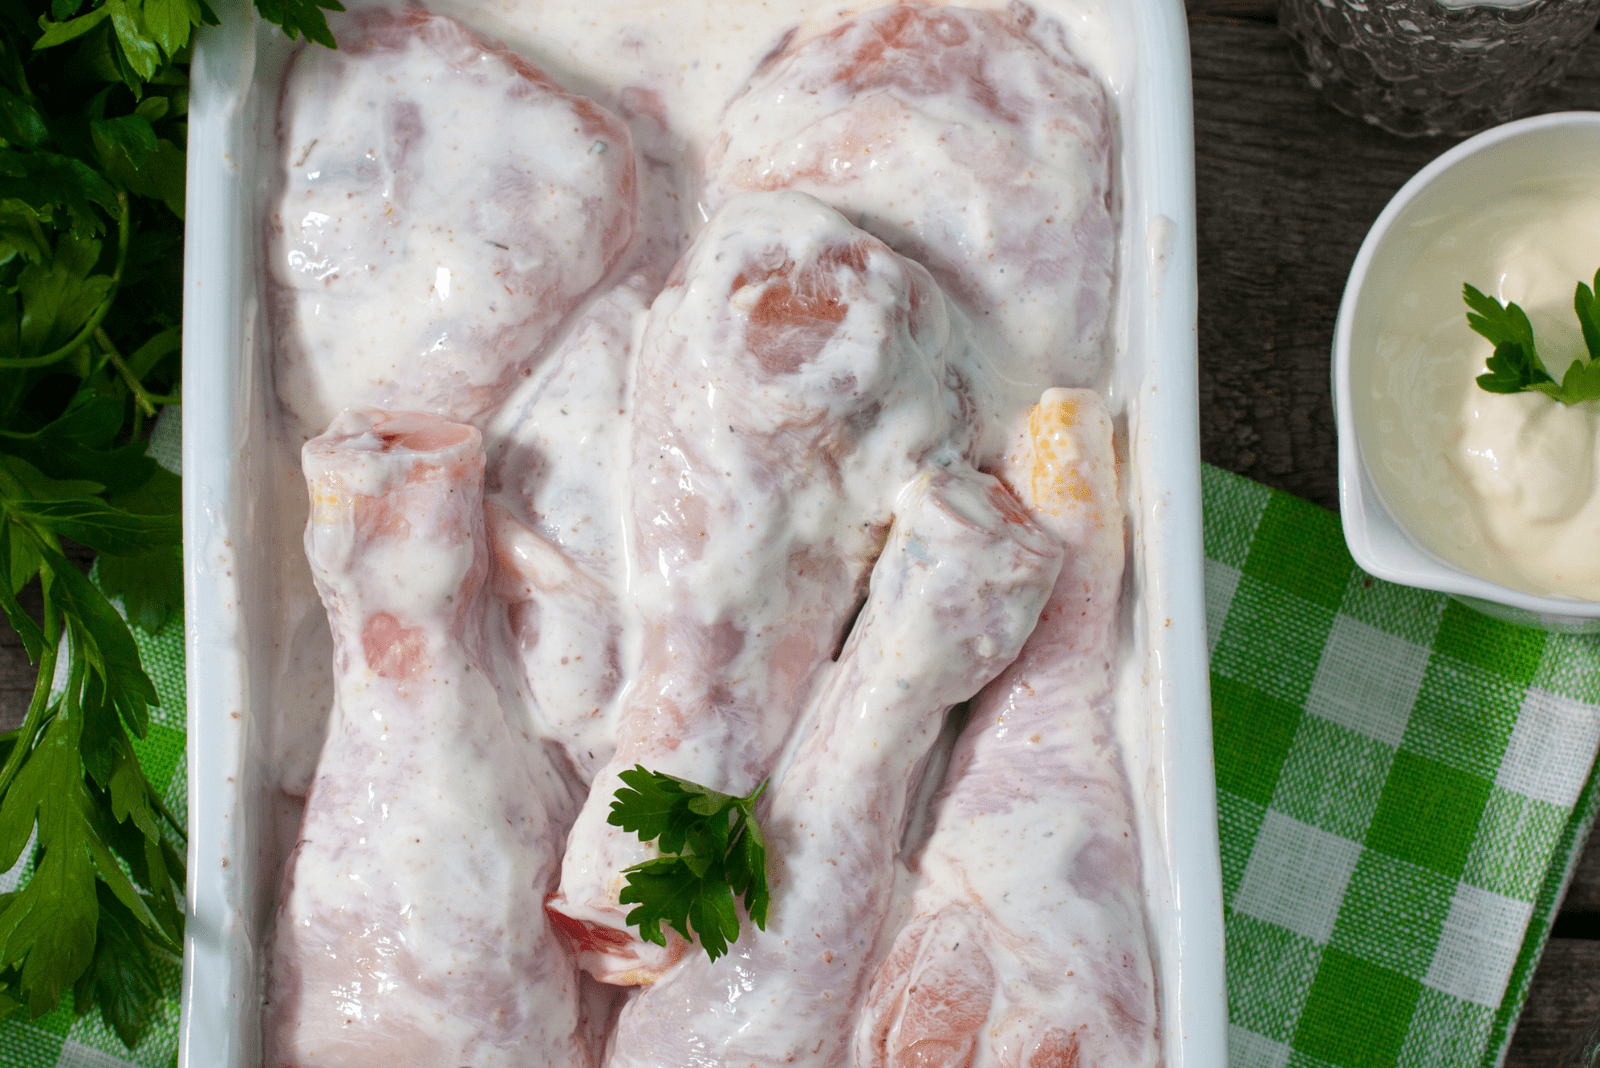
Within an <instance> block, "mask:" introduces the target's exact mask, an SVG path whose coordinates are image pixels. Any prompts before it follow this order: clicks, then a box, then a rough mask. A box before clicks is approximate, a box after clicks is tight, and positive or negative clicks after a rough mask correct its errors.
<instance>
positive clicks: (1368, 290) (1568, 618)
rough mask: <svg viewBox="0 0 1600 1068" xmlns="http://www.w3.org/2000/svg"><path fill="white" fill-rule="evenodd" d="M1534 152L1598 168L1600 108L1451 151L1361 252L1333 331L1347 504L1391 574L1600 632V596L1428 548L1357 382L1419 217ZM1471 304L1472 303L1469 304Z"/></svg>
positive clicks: (1367, 562)
mask: <svg viewBox="0 0 1600 1068" xmlns="http://www.w3.org/2000/svg"><path fill="white" fill-rule="evenodd" d="M1530 160H1541V161H1546V160H1548V161H1550V165H1551V169H1552V170H1554V168H1557V167H1567V166H1570V168H1571V170H1572V172H1573V173H1578V172H1580V171H1592V172H1594V173H1596V174H1600V112H1590V111H1567V112H1560V113H1557V114H1554V115H1538V116H1535V117H1533V118H1529V119H1520V120H1518V121H1516V122H1509V123H1506V124H1505V125H1504V126H1496V127H1495V128H1494V129H1492V130H1486V131H1484V132H1483V133H1481V134H1479V135H1478V136H1476V137H1473V138H1470V139H1469V140H1467V141H1463V142H1462V143H1461V144H1459V145H1457V146H1456V147H1455V148H1452V149H1451V150H1450V151H1448V152H1446V153H1444V154H1443V155H1442V156H1440V157H1439V158H1438V159H1436V160H1434V161H1433V162H1432V163H1430V164H1428V165H1427V166H1426V167H1424V168H1423V169H1422V170H1421V171H1419V172H1417V174H1416V175H1415V176H1413V177H1412V179H1411V180H1410V181H1409V182H1407V183H1406V184H1405V185H1404V186H1402V187H1401V189H1400V192H1398V193H1396V194H1395V196H1394V199H1393V200H1391V201H1389V204H1388V206H1387V207H1385V208H1384V209H1383V214H1381V215H1379V216H1378V221H1377V222H1375V223H1373V224H1372V229H1371V230H1370V231H1369V232H1368V233H1367V238H1366V240H1365V241H1364V242H1362V244H1361V251H1360V252H1359V253H1358V254H1357V255H1356V262H1355V266H1354V267H1352V268H1351V270H1350V280H1349V282H1347V283H1346V285H1345V290H1344V299H1343V300H1342V301H1341V302H1340V305H1339V319H1338V323H1337V325H1336V326H1335V328H1334V336H1333V398H1334V415H1335V418H1336V420H1337V424H1338V430H1339V513H1340V518H1341V519H1342V520H1343V523H1344V537H1345V541H1346V542H1347V543H1348V544H1349V546H1350V554H1351V555H1352V556H1353V557H1355V561H1356V563H1357V564H1359V565H1360V566H1361V568H1362V569H1363V570H1365V571H1367V572H1368V573H1369V574H1372V575H1375V576H1377V577H1378V578H1381V579H1384V580H1385V581H1388V582H1395V583H1399V584H1401V585H1404V586H1416V587H1420V588H1422V589H1428V590H1439V591H1441V592H1443V593H1448V594H1451V595H1452V596H1454V597H1456V598H1457V599H1459V600H1461V601H1462V602H1464V603H1466V604H1468V605H1470V606H1472V607H1473V608H1476V609H1478V610H1479V611H1481V612H1484V613H1486V614H1488V615H1491V616H1494V617H1496V618H1499V619H1504V620H1508V621H1510V622H1514V623H1521V624H1525V625H1527V626H1534V627H1541V628H1543V629H1545V630H1549V631H1558V632H1566V633H1595V632H1600V601H1584V600H1578V599H1576V598H1570V597H1546V596H1540V595H1537V594H1532V593H1525V592H1523V591H1521V590H1515V589H1512V588H1511V587H1509V586H1503V585H1501V584H1500V583H1498V582H1492V581H1490V580H1489V579H1486V578H1483V577H1481V576H1479V575H1476V574H1473V573H1471V572H1469V571H1466V570H1464V569H1462V568H1461V567H1459V566H1457V565H1456V564H1453V563H1450V562H1448V561H1446V560H1444V559H1443V558H1441V557H1440V556H1438V555H1437V554H1435V553H1433V552H1431V551H1429V550H1428V549H1426V548H1424V547H1423V546H1422V544H1421V543H1420V542H1419V541H1417V540H1416V539H1415V538H1414V537H1413V536H1412V535H1411V534H1410V533H1409V532H1408V531H1407V530H1406V529H1405V528H1404V527H1403V526H1402V525H1401V523H1400V521H1399V520H1398V519H1397V518H1396V514H1395V511H1393V510H1391V509H1390V508H1389V507H1387V506H1386V505H1385V504H1384V500H1383V496H1382V494H1381V493H1380V492H1379V489H1378V484H1377V482H1376V481H1375V480H1374V479H1373V477H1372V473H1371V471H1370V470H1369V469H1368V466H1367V464H1366V462H1365V460H1364V459H1363V457H1362V451H1361V442H1360V440H1358V437H1357V426H1358V420H1357V418H1356V412H1355V405H1354V403H1353V396H1354V393H1353V388H1352V383H1353V382H1354V383H1356V384H1358V385H1359V384H1360V383H1361V382H1363V381H1365V380H1366V378H1365V375H1366V374H1368V373H1369V367H1370V366H1371V365H1370V364H1369V362H1368V361H1375V360H1377V359H1378V357H1376V356H1375V355H1372V354H1371V349H1372V344H1371V341H1372V337H1373V334H1374V332H1375V331H1374V320H1375V318H1376V317H1377V316H1378V315H1380V314H1382V312H1383V310H1384V307H1383V304H1384V302H1383V300H1382V299H1381V297H1382V296H1383V295H1385V294H1386V291H1387V288H1388V286H1389V285H1390V283H1391V281H1392V280H1393V279H1394V278H1396V277H1398V272H1400V271H1402V270H1403V269H1404V267H1405V265H1406V263H1407V262H1408V261H1409V260H1410V258H1411V257H1412V256H1414V255H1415V252H1416V248H1415V247H1414V245H1413V242H1411V241H1410V240H1409V234H1410V231H1411V230H1412V224H1414V223H1419V222H1421V221H1423V220H1426V219H1429V218H1433V217H1436V216H1437V215H1438V214H1440V213H1446V212H1462V211H1472V210H1474V208H1475V207H1479V206H1482V205H1484V204H1486V203H1490V202H1492V201H1493V200H1494V199H1495V198H1496V197H1497V196H1498V195H1500V194H1503V193H1504V192H1505V191H1506V190H1507V189H1508V188H1509V187H1510V186H1511V185H1512V183H1514V182H1516V181H1518V180H1524V179H1526V178H1527V177H1528V173H1529V172H1528V166H1529V161H1530ZM1462 314H1463V316H1464V315H1465V314H1466V313H1465V310H1463V312H1462Z"/></svg>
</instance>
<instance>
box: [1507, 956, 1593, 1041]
mask: <svg viewBox="0 0 1600 1068" xmlns="http://www.w3.org/2000/svg"><path fill="white" fill-rule="evenodd" d="M1597 1017H1600V941H1594V940H1591V939H1579V938H1552V939H1551V940H1550V942H1549V944H1548V945H1546V946H1545V951H1544V956H1543V957H1541V958H1540V959H1539V967H1538V970H1536V971H1535V972H1534V974H1533V985H1532V987H1531V988H1529V990H1528V1003H1527V1006H1526V1007H1525V1008H1524V1009H1523V1010H1522V1017H1521V1018H1520V1019H1519V1020H1518V1021H1517V1033H1516V1034H1515V1035H1514V1036H1512V1039H1511V1049H1510V1050H1509V1051H1508V1052H1507V1053H1506V1060H1505V1068H1563V1066H1562V1063H1561V1057H1562V1056H1563V1055H1564V1054H1566V1053H1567V1052H1568V1051H1569V1050H1570V1049H1571V1048H1572V1047H1573V1045H1574V1044H1575V1043H1576V1042H1577V1041H1578V1039H1579V1038H1580V1037H1581V1036H1582V1035H1583V1032H1584V1029H1585V1028H1587V1027H1588V1026H1590V1024H1591V1023H1593V1022H1594V1021H1595V1020H1596V1018H1597Z"/></svg>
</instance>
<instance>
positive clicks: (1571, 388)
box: [1462, 271, 1600, 404]
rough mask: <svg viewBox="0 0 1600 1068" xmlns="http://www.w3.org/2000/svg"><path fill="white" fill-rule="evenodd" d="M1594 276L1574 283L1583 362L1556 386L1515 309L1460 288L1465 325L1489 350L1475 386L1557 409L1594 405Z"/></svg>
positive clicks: (1599, 282) (1597, 323)
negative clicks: (1540, 400)
mask: <svg viewBox="0 0 1600 1068" xmlns="http://www.w3.org/2000/svg"><path fill="white" fill-rule="evenodd" d="M1597 292H1600V271H1596V272H1595V276H1594V286H1593V287H1592V288H1591V287H1590V286H1587V285H1585V284H1584V283H1582V282H1579V283H1578V288H1577V291H1576V292H1574V293H1573V295H1572V306H1573V310H1575V311H1576V312H1577V313H1578V325H1579V326H1580V327H1581V328H1582V329H1583V343H1584V346H1585V347H1586V348H1587V349H1588V350H1589V358H1588V359H1587V360H1585V359H1581V358H1580V359H1576V360H1573V361H1572V363H1571V364H1570V365H1568V367H1567V370H1566V373H1565V374H1564V375H1562V376H1561V381H1560V382H1559V383H1558V382H1557V381H1556V380H1555V379H1554V378H1552V377H1551V376H1550V374H1549V372H1547V371H1546V370H1545V369H1544V363H1543V361H1542V360H1540V358H1539V353H1538V349H1537V348H1536V347H1535V346H1534V342H1533V324H1532V323H1530V322H1529V321H1528V316H1527V313H1525V312H1524V311H1523V310H1522V309H1521V308H1519V307H1518V306H1517V305H1516V304H1501V303H1500V302H1499V301H1498V300H1496V299H1495V298H1494V297H1491V296H1487V295H1486V294H1483V293H1480V292H1478V290H1476V289H1474V288H1473V287H1472V286H1470V285H1468V286H1463V287H1462V299H1464V300H1465V301H1466V302H1467V307H1468V308H1470V309H1471V311H1469V312H1468V313H1467V325H1468V326H1470V327H1472V329H1473V331H1474V332H1476V333H1478V334H1480V335H1482V336H1483V337H1484V338H1486V339H1487V340H1488V341H1489V343H1490V344H1492V345H1493V346H1494V355H1493V356H1490V357H1489V359H1488V364H1487V366H1488V372H1487V373H1486V374H1481V375H1479V376H1478V385H1479V386H1480V387H1482V388H1483V389H1485V390H1487V391H1488V392H1490V393H1529V392H1537V393H1543V394H1545V395H1546V396H1548V397H1553V398H1554V399H1556V400H1558V401H1560V402H1561V403H1562V404H1577V403H1578V402H1580V401H1586V400H1600V297H1596V295H1595V294H1596V293H1597Z"/></svg>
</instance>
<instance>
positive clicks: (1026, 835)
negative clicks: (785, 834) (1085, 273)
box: [856, 390, 1160, 1068]
mask: <svg viewBox="0 0 1600 1068" xmlns="http://www.w3.org/2000/svg"><path fill="white" fill-rule="evenodd" d="M1004 474H1005V477H1006V478H1007V479H1008V480H1010V481H1011V483H1012V485H1013V486H1014V487H1015V488H1016V489H1017V490H1018V491H1019V495H1020V496H1021V497H1022V499H1023V501H1024V503H1026V504H1027V505H1028V506H1029V507H1030V509H1031V511H1032V514H1033V516H1034V518H1035V519H1036V520H1037V521H1038V522H1039V523H1040V525H1042V526H1043V527H1045V528H1046V529H1047V530H1049V531H1051V532H1052V533H1054V534H1055V535H1056V536H1057V537H1058V538H1060V539H1061V541H1062V542H1063V543H1064V544H1065V546H1066V550H1067V557H1066V562H1065V563H1064V564H1063V565H1062V568H1061V575H1060V577H1059V578H1058V579H1057V580H1056V586H1055V590H1054V592H1052V593H1051V595H1050V601H1049V603H1048V604H1047V605H1046V606H1045V609H1044V612H1043V613H1042V614H1041V616H1040V618H1039V626H1038V628H1037V629H1036V630H1035V631H1034V632H1033V635H1032V636H1031V637H1030V638H1029V639H1028V642H1027V645H1026V646H1024V647H1023V650H1022V655H1021V656H1019V657H1018V658H1017V661H1016V663H1014V664H1012V665H1011V667H1010V668H1008V669H1007V670H1006V672H1005V673H1004V674H1003V675H1001V676H1000V678H998V679H996V680H995V681H994V682H993V683H991V684H990V685H989V686H988V687H987V688H985V689H984V691H983V692H982V693H981V694H980V695H979V696H978V698H977V700H975V701H974V702H973V709H972V718H971V721H970V722H969V723H968V725H967V727H966V728H965V730H964V731H963V732H962V735H961V738H960V740H959V741H958V743H957V746H956V751H955V753H954V754H953V756H952V758H951V763H950V768H949V771H948V773H947V774H946V777H945V786H944V788H943V790H942V792H941V794H940V796H939V797H938V798H937V799H936V802H935V810H934V816H933V821H934V822H933V831H932V835H931V837H930V838H929V840H928V843H927V845H926V846H925V847H924V849H923V850H922V852H921V854H920V857H919V858H918V860H917V866H918V870H919V873H920V882H919V885H918V887H917V890H916V893H915V896H914V898H913V901H912V919H911V921H910V922H909V923H908V924H907V925H906V927H905V928H904V929H903V930H902V931H901V932H900V934H899V936H898V938H897V939H896V941H895V943H894V946H893V949H892V950H891V951H890V953H889V956H888V958H887V960H886V961H885V962H884V964H883V965H882V966H881V968H880V969H879V971H878V974H877V976H876V978H875V979H874V980H873V984H872V990H871V993H870V995H869V996H868V1001H867V1008H866V1011H865V1013H864V1014H863V1018H862V1021H861V1026H860V1030H859V1032H858V1034H857V1040H858V1041H857V1058H856V1059H857V1063H858V1064H859V1065H860V1066H861V1068H913V1066H915V1068H929V1066H946V1065H967V1066H971V1068H1000V1066H1004V1068H1074V1066H1080V1065H1081V1066H1083V1068H1090V1066H1093V1068H1149V1066H1152V1065H1154V1064H1155V1063H1156V1061H1157V1059H1158V1057H1159V1053H1160V1045H1159V1042H1158V1040H1157V1033H1156V1006H1155V990H1154V977H1153V972H1152V969H1151V964H1150V952H1149V943H1148V940H1147V937H1146V933H1145V922H1144V913H1143V909H1142V907H1141V900H1140V893H1139V886H1140V881H1139V859H1138V853H1137V850H1136V838H1135V837H1134V824H1133V813H1132V809H1131V805H1130V801H1129V797H1128V785H1127V783H1126V781H1125V779H1124V776H1123V771H1122V761H1121V758H1120V754H1119V753H1118V751H1117V748H1116V742H1115V738H1114V736H1113V733H1112V724H1111V722H1110V717H1111V714H1112V710H1113V697H1112V668H1111V665H1112V662H1113V659H1114V657H1115V655H1116V648H1117V640H1118V626H1117V605H1118V600H1119V596H1120V592H1121V584H1122V565H1123V543H1122V510H1121V508H1120V507H1119V506H1118V502H1117V488H1116V463H1115V460H1114V458H1113V455H1112V445H1111V422H1110V419H1109V418H1108V417H1107V415H1106V412H1105V408H1104V405H1103V404H1102V403H1101V401H1100V399H1099V397H1098V396H1096V395H1095V394H1094V393H1091V392H1089V391H1087V390H1050V391H1048V392H1046V393H1045V395H1044V398H1043V399H1042V400H1041V401H1040V403H1039V405H1038V407H1037V408H1035V409H1034V411H1033V413H1032V416H1031V420H1030V428H1029V433H1028V435H1026V437H1025V440H1024V441H1023V442H1022V444H1021V446H1020V447H1019V448H1018V450H1017V453H1016V454H1015V455H1013V456H1012V457H1011V458H1010V461H1009V462H1008V463H1007V465H1006V470H1005V472H1004Z"/></svg>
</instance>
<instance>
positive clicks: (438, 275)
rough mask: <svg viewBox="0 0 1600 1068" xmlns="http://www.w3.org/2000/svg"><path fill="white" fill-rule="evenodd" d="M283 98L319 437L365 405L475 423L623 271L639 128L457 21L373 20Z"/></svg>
mask: <svg viewBox="0 0 1600 1068" xmlns="http://www.w3.org/2000/svg"><path fill="white" fill-rule="evenodd" d="M341 31H342V32H341V36H342V41H341V47H340V49H339V50H338V51H337V52H334V51H330V50H327V49H307V50H304V51H302V52H301V53H300V54H299V56H298V57H297V58H296V60H295V63H294V65H293V68H292V69H291V70H290V72H289V74H288V77H287V80H286V83H285V92H286V93H289V94H292V95H296V96H298V97H299V98H301V99H304V100H308V101H309V100H314V101H316V104H315V106H312V107H295V106H292V103H291V106H288V107H286V108H285V109H284V112H283V115H282V119H281V122H282V130H281V133H280V137H281V139H282V144H283V149H284V152H285V154H286V156H287V157H288V160H287V162H288V167H287V175H286V179H285V186H284V189H283V192H282V195H281V199H280V201H279V204H278V207H277V210H276V212H275V214H274V217H273V218H272V219H271V220H270V225H269V227H268V243H269V246H270V251H269V254H268V264H269V265H270V266H271V268H272V279H273V281H274V282H275V283H276V285H275V287H274V293H275V297H276V299H277V300H278V301H281V302H287V303H289V304H290V305H291V310H290V312H289V319H290V320H291V321H292V324H293V325H292V326H287V325H286V326H285V327H284V328H281V329H280V330H279V332H278V335H277V338H276V343H277V366H276V377H277V385H278V396H279V398H280V399H281V400H282V402H283V407H284V409H285V412H286V414H288V415H290V416H291V417H293V419H294V420H296V421H297V422H298V424H299V429H300V430H301V433H302V434H303V436H305V437H309V436H311V435H312V434H316V433H318V432H319V431H321V430H322V428H323V427H325V426H326V425H327V423H328V420H329V419H331V418H332V416H333V415H334V413H336V412H338V411H339V410H340V409H341V408H345V407H348V406H350V405H352V404H357V405H369V406H375V407H382V408H388V409H391V410H424V411H432V412H437V413H439V414H441V415H446V416H449V417H451V418H456V419H466V420H472V419H477V418H479V417H481V416H483V415H484V414H486V413H488V412H491V411H493V409H494V408H495V407H497V406H498V404H499V403H500V401H502V400H503V399H504V398H505V396H506V394H507V393H508V392H509V391H510V389H511V387H512V386H514V385H516V384H517V383H518V382H519V381H520V379H521V376H522V374H523V372H524V371H525V370H526V369H527V368H528V367H529V366H530V364H531V363H532V362H533V360H534V358H535V357H536V356H537V355H538V353H539V348H540V344H541V343H542V342H543V341H544V339H545V338H547V337H548V336H549V335H550V333H551V331H552V330H553V329H554V328H555V327H556V326H557V324H559V323H560V322H561V320H562V318H563V317H565V316H566V315H567V313H568V312H570V311H571V310H572V309H573V307H574V306H575V305H576V304H577V303H578V301H579V300H580V298H581V297H582V296H583V295H584V294H585V293H586V292H587V291H588V290H589V289H590V288H591V287H593V285H594V284H595V283H596V282H598V281H599V280H600V279H601V278H602V277H603V276H604V275H605V274H606V273H607V271H609V270H610V268H611V267H612V266H613V265H614V264H615V263H616V260H617V257H618V256H619V255H620V253H621V252H622V250H623V249H624V248H625V247H626V246H627V244H628V242H629V240H630V239H631V237H632V236H633V230H634V223H635V217H636V215H635V213H636V208H637V192H636V188H635V183H636V179H635V174H634V159H633V149H632V145H631V144H630V142H629V138H628V133H627V129H626V128H625V127H624V126H623V125H622V124H621V122H620V121H619V120H618V119H617V118H616V117H615V116H613V115H611V114H609V113H607V112H605V111H604V110H602V109H600V108H598V107H596V106H595V105H594V104H593V103H592V102H590V101H588V100H585V99H583V98H581V97H576V96H573V95H571V94H568V93H565V92H563V91H562V90H561V89H560V87H558V86H556V85H555V84H554V83H552V82H551V81H550V80H549V79H548V78H547V77H546V76H545V75H544V74H543V72H541V71H539V70H537V69H536V68H534V67H533V66H531V65H530V64H528V63H527V62H526V61H524V60H522V59H520V58H518V57H516V56H514V55H511V54H510V53H506V52H492V51H487V50H485V49H484V48H483V47H482V46H481V45H480V44H479V43H478V42H477V41H476V40H474V39H473V38H472V37H471V35H469V34H468V33H467V32H466V31H465V30H464V29H462V28H461V27H460V26H459V25H457V24H456V23H453V22H450V21H448V20H445V19H439V18H431V17H429V16H427V15H426V14H424V13H421V12H418V11H416V10H412V11H410V12H408V13H405V14H392V13H390V12H387V11H384V10H382V9H375V10H373V11H372V12H370V13H368V14H367V15H366V16H365V17H362V18H360V19H350V20H346V21H344V22H342V23H341Z"/></svg>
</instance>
